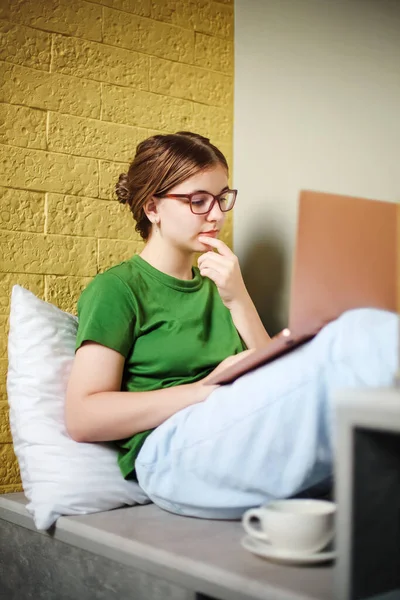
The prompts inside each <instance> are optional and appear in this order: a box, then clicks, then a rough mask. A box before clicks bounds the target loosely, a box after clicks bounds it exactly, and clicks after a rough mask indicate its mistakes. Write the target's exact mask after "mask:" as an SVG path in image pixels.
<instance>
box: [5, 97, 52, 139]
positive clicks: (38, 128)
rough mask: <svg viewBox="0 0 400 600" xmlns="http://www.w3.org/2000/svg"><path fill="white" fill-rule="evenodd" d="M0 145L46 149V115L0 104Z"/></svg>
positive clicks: (30, 109) (33, 109)
mask: <svg viewBox="0 0 400 600" xmlns="http://www.w3.org/2000/svg"><path fill="white" fill-rule="evenodd" d="M0 143H1V144H11V145H13V146H22V147H23V148H37V149H39V150H40V149H41V150H44V149H45V148H46V113H45V112H43V111H42V110H38V109H35V108H26V107H25V106H14V105H12V104H0Z"/></svg>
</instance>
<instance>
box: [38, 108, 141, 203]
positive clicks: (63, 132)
mask: <svg viewBox="0 0 400 600" xmlns="http://www.w3.org/2000/svg"><path fill="white" fill-rule="evenodd" d="M145 137H147V131H146V130H144V131H143V130H141V129H138V128H136V127H129V126H127V125H117V124H115V123H104V122H102V121H95V120H89V119H82V118H80V117H72V116H69V115H59V114H57V113H50V119H49V150H53V151H55V152H65V153H67V154H77V155H80V156H92V157H95V158H105V159H109V160H120V161H126V160H131V158H132V157H133V155H134V154H135V148H136V146H137V144H138V143H139V141H140V140H141V139H144V138H145ZM96 195H97V194H96Z"/></svg>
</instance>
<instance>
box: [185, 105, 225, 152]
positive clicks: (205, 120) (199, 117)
mask: <svg viewBox="0 0 400 600" xmlns="http://www.w3.org/2000/svg"><path fill="white" fill-rule="evenodd" d="M229 109H231V107H230V106H229ZM232 121H233V119H232V115H231V111H230V110H228V108H225V107H224V108H219V107H216V106H207V105H205V104H198V103H194V104H193V115H192V120H191V126H192V130H193V131H196V132H197V133H201V134H202V135H205V136H206V137H209V138H210V139H211V141H212V142H213V144H216V145H217V146H218V145H219V144H220V143H221V142H222V143H231V140H232Z"/></svg>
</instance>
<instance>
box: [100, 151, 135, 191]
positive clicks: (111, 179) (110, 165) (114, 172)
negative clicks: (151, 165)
mask: <svg viewBox="0 0 400 600" xmlns="http://www.w3.org/2000/svg"><path fill="white" fill-rule="evenodd" d="M99 164H100V167H99V168H100V177H99V197H100V198H105V199H107V200H117V196H116V194H115V185H116V183H117V181H118V177H119V176H120V174H121V173H127V172H128V169H129V163H115V162H107V161H105V160H100V161H99Z"/></svg>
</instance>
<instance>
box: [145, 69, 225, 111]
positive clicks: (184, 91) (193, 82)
mask: <svg viewBox="0 0 400 600" xmlns="http://www.w3.org/2000/svg"><path fill="white" fill-rule="evenodd" d="M150 90H151V91H152V92H157V93H158V94H165V95H167V96H175V97H178V98H186V99H187V100H195V101H197V102H203V103H204V104H213V105H216V106H227V105H228V106H229V105H230V104H231V103H232V98H233V80H232V77H228V76H226V75H223V74H221V73H213V72H211V71H207V70H206V69H200V68H199V67H192V66H189V65H183V64H180V63H172V62H169V61H166V60H163V59H161V58H152V59H151V66H150Z"/></svg>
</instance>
